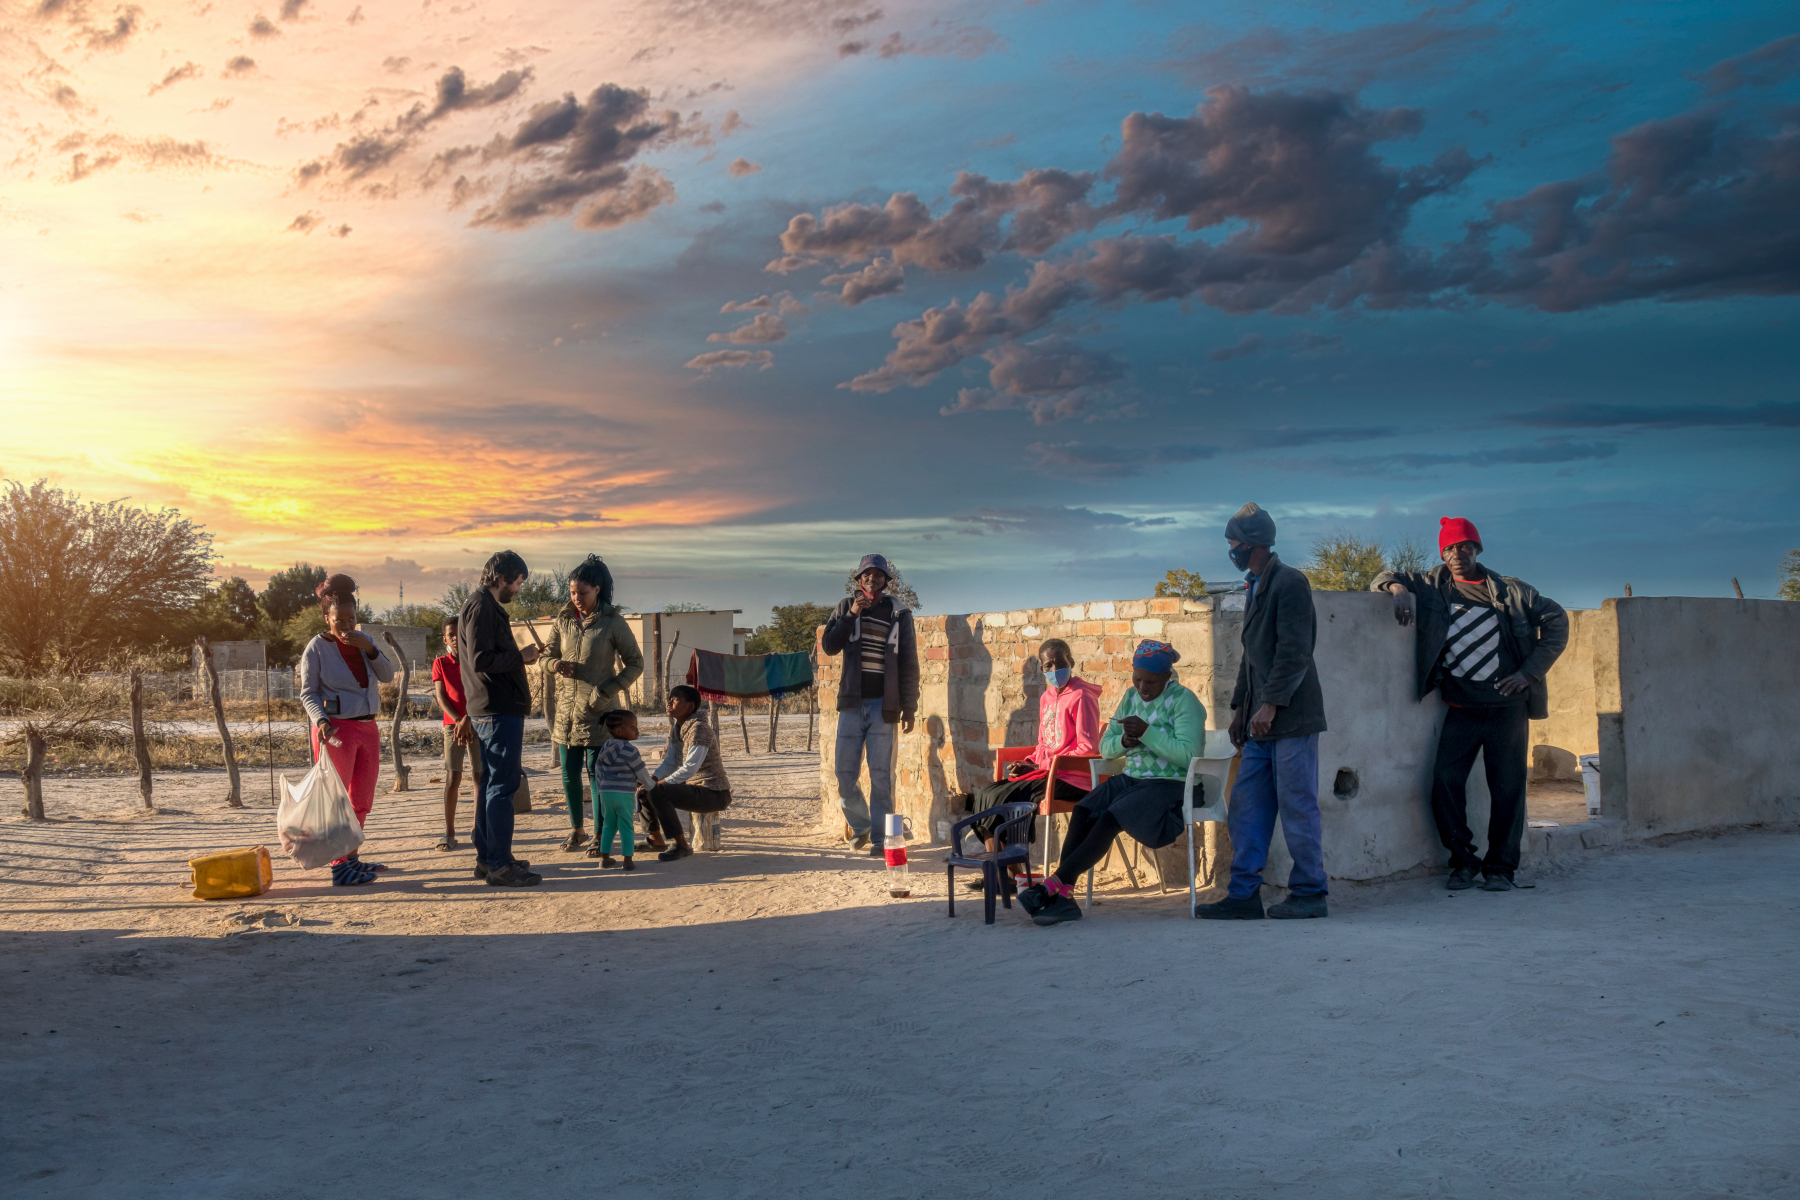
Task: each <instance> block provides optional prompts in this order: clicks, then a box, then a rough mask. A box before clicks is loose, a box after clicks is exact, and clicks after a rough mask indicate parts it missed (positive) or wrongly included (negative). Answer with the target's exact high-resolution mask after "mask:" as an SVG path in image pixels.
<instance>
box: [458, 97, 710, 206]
mask: <svg viewBox="0 0 1800 1200" xmlns="http://www.w3.org/2000/svg"><path fill="white" fill-rule="evenodd" d="M685 132H686V131H684V129H683V128H682V124H681V117H680V115H679V114H678V113H675V112H673V111H668V110H665V111H659V112H653V111H651V109H650V97H649V94H648V93H646V92H643V91H632V90H630V89H628V88H622V87H619V86H618V85H616V84H610V83H609V84H603V85H601V86H600V87H598V88H595V89H594V91H593V93H592V94H591V95H590V96H589V97H588V99H587V101H586V102H585V103H583V102H581V101H578V100H577V99H576V98H575V97H574V95H573V94H568V95H565V96H563V97H562V99H560V100H554V101H551V102H549V103H546V104H540V105H538V106H537V107H535V108H533V109H532V110H531V112H530V113H529V114H527V116H526V118H525V120H524V121H523V122H522V123H521V124H520V125H519V127H518V128H517V129H516V130H515V131H514V132H513V133H512V134H511V135H506V136H502V137H499V138H496V139H495V140H494V141H493V142H492V143H490V144H489V145H488V146H487V147H485V148H482V150H481V158H482V161H483V162H486V163H495V162H506V163H511V164H513V165H514V166H515V168H516V169H517V171H518V174H516V175H515V176H514V178H513V179H512V180H511V181H510V182H509V183H508V184H507V186H506V189H505V191H504V192H502V193H501V195H500V198H499V199H498V200H496V201H494V202H493V203H492V204H489V205H486V206H484V207H482V208H481V209H480V210H478V211H477V212H476V214H475V217H474V220H473V221H472V222H471V224H474V225H492V226H497V227H499V228H505V229H519V228H523V227H524V226H526V225H530V224H532V223H534V222H536V221H539V220H543V219H545V218H547V217H553V216H560V215H562V214H565V213H568V212H570V211H571V210H573V209H574V208H575V206H576V205H578V204H580V203H582V202H583V201H586V200H588V199H590V198H592V199H593V201H594V202H593V204H592V205H591V206H590V207H589V208H587V209H586V210H585V211H584V212H582V213H581V214H579V215H578V216H577V217H576V221H575V223H576V225H577V226H578V227H580V228H583V229H604V228H610V227H611V226H614V225H618V224H621V223H622V222H624V221H629V220H634V219H636V218H638V217H641V216H643V215H644V214H645V213H648V212H649V211H650V210H651V209H653V208H655V207H657V206H658V205H661V204H667V203H668V202H669V201H671V200H673V199H674V198H675V188H674V185H673V184H672V183H670V182H669V180H668V179H666V178H665V177H664V176H663V175H662V174H660V173H659V172H657V171H655V170H652V169H650V168H648V167H642V166H639V167H632V168H628V167H627V164H628V163H629V162H630V160H631V159H633V158H635V157H636V156H637V155H638V154H639V153H641V152H643V151H645V150H648V149H652V148H654V147H658V146H663V145H667V144H669V143H670V142H673V141H675V140H677V139H679V138H681V137H683V136H684V135H685ZM468 149H469V150H470V151H473V150H474V148H473V147H470V148H468Z"/></svg>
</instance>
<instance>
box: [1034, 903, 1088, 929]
mask: <svg viewBox="0 0 1800 1200" xmlns="http://www.w3.org/2000/svg"><path fill="white" fill-rule="evenodd" d="M1031 920H1032V923H1033V924H1036V925H1061V924H1062V923H1063V922H1064V921H1079V920H1081V905H1079V904H1077V903H1075V898H1074V897H1073V896H1058V897H1056V899H1054V900H1052V901H1050V903H1048V904H1046V905H1044V907H1043V908H1041V909H1039V910H1038V911H1037V912H1034V913H1032V914H1031Z"/></svg>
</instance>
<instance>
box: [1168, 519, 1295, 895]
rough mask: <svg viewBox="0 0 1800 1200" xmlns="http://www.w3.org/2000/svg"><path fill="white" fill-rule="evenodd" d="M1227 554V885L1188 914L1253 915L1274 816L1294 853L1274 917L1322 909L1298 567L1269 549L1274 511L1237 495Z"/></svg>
mask: <svg viewBox="0 0 1800 1200" xmlns="http://www.w3.org/2000/svg"><path fill="white" fill-rule="evenodd" d="M1225 539H1226V541H1227V542H1228V543H1230V547H1231V561H1232V563H1233V565H1235V566H1236V567H1237V568H1238V569H1239V570H1244V571H1248V572H1249V574H1248V575H1247V576H1246V577H1245V582H1246V583H1247V584H1248V590H1247V594H1246V597H1245V601H1244V632H1243V643H1244V655H1243V658H1242V659H1240V660H1239V662H1238V676H1237V686H1236V687H1235V688H1234V689H1233V690H1232V693H1231V709H1232V716H1231V742H1232V744H1233V745H1235V746H1237V747H1238V748H1239V749H1240V750H1241V751H1242V753H1243V762H1242V764H1241V765H1240V766H1239V767H1238V774H1237V781H1236V782H1235V783H1234V784H1233V785H1232V789H1231V801H1230V807H1229V808H1228V810H1227V817H1226V822H1227V828H1228V829H1229V830H1230V831H1231V886H1230V888H1229V890H1228V891H1227V893H1226V896H1225V899H1223V900H1220V901H1218V902H1216V903H1214V904H1202V905H1200V906H1199V908H1198V909H1197V910H1196V911H1195V913H1194V915H1195V916H1197V917H1200V918H1202V919H1205V920H1210V921H1260V920H1262V919H1263V916H1264V915H1265V914H1264V913H1263V905H1262V899H1261V896H1260V894H1259V893H1260V891H1261V888H1262V872H1263V867H1264V865H1265V864H1267V862H1268V861H1269V842H1270V840H1271V839H1272V838H1273V837H1274V836H1275V820H1276V818H1277V816H1279V817H1280V819H1281V836H1282V838H1283V839H1284V840H1285V841H1286V842H1287V848H1288V854H1289V855H1290V856H1291V857H1292V858H1293V860H1294V866H1293V869H1292V870H1291V871H1290V872H1288V898H1287V899H1286V900H1283V901H1281V902H1280V903H1279V904H1274V905H1271V906H1270V907H1269V910H1268V913H1267V915H1268V916H1271V917H1276V918H1294V917H1322V916H1325V915H1326V902H1325V895H1326V891H1327V887H1326V881H1325V851H1324V846H1323V843H1322V840H1321V835H1320V829H1319V735H1320V734H1321V733H1323V732H1325V697H1324V694H1323V693H1322V692H1321V691H1320V690H1319V669H1318V667H1317V666H1315V665H1314V664H1313V643H1314V641H1315V640H1317V637H1318V628H1319V626H1318V619H1317V618H1316V617H1315V616H1314V614H1313V600H1312V586H1311V585H1310V584H1308V583H1307V581H1306V576H1305V575H1303V574H1302V573H1301V572H1299V571H1298V570H1296V569H1295V568H1293V567H1290V566H1288V565H1287V564H1286V563H1284V562H1282V561H1281V559H1279V558H1278V557H1276V555H1275V552H1274V551H1273V550H1272V549H1271V547H1272V546H1274V545H1275V518H1273V517H1271V516H1270V515H1269V514H1268V513H1266V512H1264V511H1263V510H1262V509H1260V508H1258V507H1257V506H1256V505H1254V504H1246V505H1244V507H1242V508H1240V509H1239V510H1238V511H1237V515H1236V516H1234V517H1232V518H1231V520H1230V521H1228V522H1227V523H1226V525H1225Z"/></svg>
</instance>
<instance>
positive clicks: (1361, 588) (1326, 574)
mask: <svg viewBox="0 0 1800 1200" xmlns="http://www.w3.org/2000/svg"><path fill="white" fill-rule="evenodd" d="M1300 569H1301V571H1303V572H1305V574H1306V579H1307V582H1309V583H1311V584H1312V586H1313V590H1314V591H1319V592H1366V591H1368V590H1369V585H1370V584H1371V583H1373V582H1375V576H1377V575H1379V574H1381V572H1382V571H1383V570H1385V569H1387V563H1386V561H1385V560H1384V559H1383V557H1382V553H1381V543H1380V542H1365V541H1363V540H1362V539H1361V538H1358V537H1357V536H1356V535H1355V534H1353V533H1351V532H1350V531H1349V530H1347V529H1338V530H1336V531H1334V532H1332V533H1329V534H1327V535H1325V536H1324V537H1323V538H1320V539H1319V540H1318V541H1316V542H1314V543H1313V548H1312V557H1311V558H1309V559H1307V561H1306V562H1305V563H1303V564H1301V567H1300Z"/></svg>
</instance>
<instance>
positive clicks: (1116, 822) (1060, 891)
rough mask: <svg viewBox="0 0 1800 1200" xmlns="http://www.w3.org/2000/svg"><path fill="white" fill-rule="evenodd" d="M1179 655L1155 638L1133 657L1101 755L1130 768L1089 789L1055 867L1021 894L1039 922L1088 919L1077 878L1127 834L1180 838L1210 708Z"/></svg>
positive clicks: (1159, 841) (1143, 838)
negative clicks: (1184, 793)
mask: <svg viewBox="0 0 1800 1200" xmlns="http://www.w3.org/2000/svg"><path fill="white" fill-rule="evenodd" d="M1180 658H1181V654H1180V653H1179V652H1178V651H1177V650H1176V649H1175V647H1173V646H1171V645H1169V643H1167V642H1157V641H1151V640H1148V639H1146V640H1145V641H1142V642H1139V643H1138V648H1137V652H1136V653H1134V654H1133V655H1132V656H1131V688H1130V689H1129V690H1128V691H1127V692H1126V693H1125V694H1124V696H1122V697H1120V699H1119V707H1118V709H1117V710H1115V711H1114V713H1113V719H1112V720H1111V721H1108V722H1107V724H1106V733H1105V735H1104V736H1102V737H1101V739H1100V754H1101V756H1102V757H1105V758H1117V757H1119V756H1120V755H1124V756H1125V770H1124V772H1123V773H1122V774H1119V775H1114V776H1113V777H1112V778H1111V779H1109V780H1107V781H1106V782H1105V783H1103V784H1101V785H1100V786H1099V787H1097V788H1095V789H1094V790H1093V791H1091V792H1089V793H1088V794H1087V796H1086V798H1084V799H1083V800H1082V802H1081V806H1080V807H1079V808H1077V809H1076V810H1075V811H1074V812H1072V813H1070V814H1069V836H1068V837H1067V838H1066V839H1065V840H1064V842H1063V853H1062V859H1061V861H1060V862H1058V863H1057V866H1056V871H1055V872H1054V873H1053V874H1052V875H1051V876H1050V877H1049V878H1048V879H1046V880H1044V882H1043V883H1041V884H1037V885H1035V886H1033V887H1028V888H1026V889H1025V890H1024V891H1022V892H1020V893H1019V903H1020V904H1021V905H1023V906H1024V908H1025V911H1026V912H1028V913H1030V914H1031V919H1032V920H1033V921H1035V922H1037V923H1038V924H1039V925H1056V924H1059V923H1061V922H1063V921H1073V920H1076V919H1078V918H1079V917H1080V916H1081V906H1080V905H1079V904H1077V903H1075V881H1076V880H1077V879H1080V878H1081V876H1082V875H1083V874H1084V873H1085V872H1087V871H1088V870H1090V869H1092V868H1093V867H1094V865H1095V864H1097V863H1098V862H1099V861H1100V860H1101V859H1103V858H1105V857H1106V852H1107V851H1108V850H1110V849H1111V848H1112V844H1113V839H1114V838H1116V837H1118V836H1119V834H1120V833H1122V832H1123V833H1129V834H1130V835H1131V836H1132V837H1134V838H1136V839H1137V840H1138V841H1140V842H1142V843H1143V844H1144V845H1146V846H1148V847H1150V848H1151V849H1152V850H1154V849H1157V848H1158V847H1161V846H1167V845H1169V844H1170V843H1171V842H1173V841H1174V840H1175V839H1176V838H1178V837H1180V836H1181V828H1182V822H1181V789H1182V785H1183V783H1184V782H1185V781H1186V780H1187V773H1188V763H1189V761H1190V760H1191V759H1192V758H1193V757H1194V756H1195V755H1197V754H1199V753H1200V742H1201V738H1202V737H1203V736H1204V730H1205V729H1206V707H1205V706H1204V705H1202V704H1201V703H1200V697H1198V696H1196V695H1194V693H1192V692H1190V691H1188V689H1186V688H1185V687H1182V686H1181V684H1179V683H1177V682H1175V681H1174V678H1173V675H1174V671H1175V664H1176V662H1177V661H1179V660H1180ZM1195 802H1196V803H1198V802H1199V797H1198V796H1196V797H1195Z"/></svg>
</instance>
